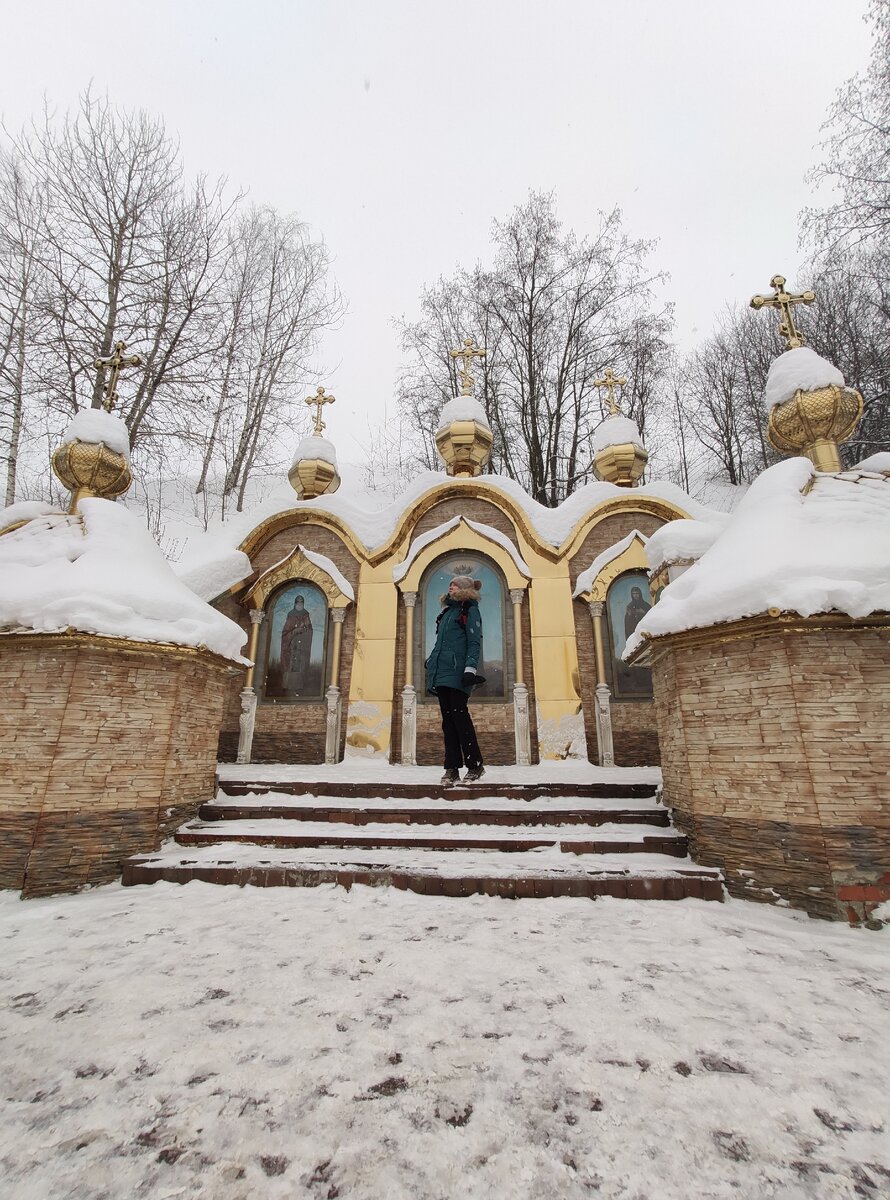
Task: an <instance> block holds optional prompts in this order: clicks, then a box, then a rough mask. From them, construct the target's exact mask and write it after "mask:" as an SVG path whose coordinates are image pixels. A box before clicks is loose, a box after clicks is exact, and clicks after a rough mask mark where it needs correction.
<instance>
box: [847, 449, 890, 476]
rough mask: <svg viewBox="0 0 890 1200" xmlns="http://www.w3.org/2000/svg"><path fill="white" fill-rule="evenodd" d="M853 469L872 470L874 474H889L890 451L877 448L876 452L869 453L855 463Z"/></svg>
mask: <svg viewBox="0 0 890 1200" xmlns="http://www.w3.org/2000/svg"><path fill="white" fill-rule="evenodd" d="M853 470H854V471H874V473H875V474H876V475H885V474H890V453H888V452H887V451H886V450H879V451H878V453H877V454H870V455H869V456H868V458H864V459H863V460H862V462H861V463H857V464H856V466H855V467H854V468H853Z"/></svg>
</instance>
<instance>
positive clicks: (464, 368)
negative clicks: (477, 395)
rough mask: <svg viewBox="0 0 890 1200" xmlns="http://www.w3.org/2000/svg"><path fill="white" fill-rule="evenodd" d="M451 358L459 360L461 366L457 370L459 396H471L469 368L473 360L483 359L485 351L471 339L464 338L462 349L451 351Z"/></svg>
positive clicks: (471, 387) (471, 381)
mask: <svg viewBox="0 0 890 1200" xmlns="http://www.w3.org/2000/svg"><path fill="white" fill-rule="evenodd" d="M450 354H451V357H452V358H459V359H460V360H461V364H460V366H459V367H458V370H457V376H458V379H459V380H460V394H461V395H462V396H472V394H473V376H472V375H471V374H470V367H471V366H472V365H473V359H474V358H484V357H485V350H484V348H483V349H480V348H479V347H478V346H477V345H476V343H475V342H474V341H473V339H472V338H464V344H463V349H461V350H451V351H450Z"/></svg>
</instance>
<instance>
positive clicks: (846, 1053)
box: [0, 883, 890, 1200]
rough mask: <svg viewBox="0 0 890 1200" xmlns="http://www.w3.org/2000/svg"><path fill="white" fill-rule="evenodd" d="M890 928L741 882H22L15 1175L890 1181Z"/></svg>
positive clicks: (6, 1120) (95, 1191)
mask: <svg viewBox="0 0 890 1200" xmlns="http://www.w3.org/2000/svg"><path fill="white" fill-rule="evenodd" d="M887 937H888V933H887V931H884V932H883V933H870V932H864V931H855V930H850V929H848V928H846V927H844V926H837V925H829V924H824V923H821V922H812V921H808V920H807V918H805V917H803V916H801V915H800V914H796V913H791V912H788V911H781V910H777V909H769V908H765V907H762V906H755V905H752V904H747V903H744V902H741V901H730V902H728V903H726V904H715V903H704V902H702V901H697V900H684V901H681V902H675V903H658V902H639V901H625V900H609V899H604V900H598V901H596V902H591V901H588V900H580V899H559V900H520V901H507V900H499V899H493V898H487V897H467V898H463V899H449V898H439V897H427V896H418V895H414V894H412V893H410V892H399V891H395V890H393V889H371V888H361V887H355V888H353V889H352V891H350V892H345V891H343V890H342V889H339V888H336V887H331V886H322V887H318V888H314V889H283V888H275V889H261V888H244V889H241V888H234V887H228V888H226V887H214V886H212V885H209V884H203V883H190V884H188V885H187V886H185V887H178V886H176V885H174V884H166V883H159V884H155V885H154V886H152V887H146V888H133V889H127V890H124V889H122V888H120V887H119V886H117V885H114V886H110V887H105V888H99V889H95V890H93V891H90V892H86V893H82V894H80V895H77V896H68V897H59V898H55V899H46V900H32V901H27V902H21V901H19V900H18V899H17V898H15V897H14V896H11V895H8V894H7V895H0V939H2V946H3V952H2V954H0V1046H2V1051H0V1055H2V1057H0V1076H2V1079H3V1098H4V1104H3V1108H2V1114H0V1176H2V1179H3V1182H4V1184H5V1187H4V1188H3V1191H4V1193H5V1194H8V1195H10V1196H13V1195H14V1196H15V1197H16V1200H99V1198H100V1197H119V1196H133V1197H138V1196H146V1197H148V1196H151V1197H158V1198H159V1200H161V1198H167V1197H169V1198H172V1197H181V1196H189V1197H193V1198H194V1200H242V1198H246V1197H252V1196H263V1197H268V1200H285V1198H287V1200H290V1198H291V1197H294V1196H306V1197H309V1198H311V1197H318V1198H319V1200H323V1198H324V1197H332V1196H340V1197H341V1198H342V1200H347V1198H348V1200H380V1198H381V1197H384V1196H385V1197H387V1198H392V1200H440V1198H443V1197H449V1198H450V1197H455V1198H456V1197H468V1196H473V1197H485V1198H487V1200H514V1198H515V1197H522V1200H553V1198H554V1197H559V1198H560V1200H576V1198H577V1200H580V1198H581V1197H587V1196H591V1195H597V1196H602V1197H614V1198H616V1200H617V1198H618V1197H621V1198H623V1200H643V1197H648V1198H650V1200H655V1198H657V1200H689V1197H691V1196H701V1197H709V1198H713V1200H724V1198H728V1197H730V1196H734V1197H738V1198H739V1200H763V1198H764V1197H779V1196H781V1197H782V1200H857V1197H861V1196H863V1195H868V1196H875V1197H877V1196H879V1195H886V1194H887V1190H888V1186H887V1185H888V1180H890V1134H888V1123H887V1120H886V1112H887V1098H886V1080H887V1077H888V1073H890V1041H888V1039H887V1036H886V1030H887V1005H888V1000H890V994H888V990H887V982H886V961H887V948H888V946H887Z"/></svg>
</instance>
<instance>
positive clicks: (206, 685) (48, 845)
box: [0, 635, 228, 896]
mask: <svg viewBox="0 0 890 1200" xmlns="http://www.w3.org/2000/svg"><path fill="white" fill-rule="evenodd" d="M227 674H228V668H227V667H226V666H225V664H224V663H223V661H222V660H221V659H217V658H216V657H215V656H211V655H209V654H206V653H202V652H198V651H193V652H189V651H178V650H167V649H163V648H160V647H148V646H145V647H140V646H138V645H134V644H130V645H129V646H126V647H124V646H122V644H121V643H119V642H114V643H112V642H110V641H103V639H101V638H89V637H87V636H83V635H72V636H70V637H69V636H65V635H59V636H56V635H51V636H40V635H33V636H27V637H14V636H9V637H6V638H4V639H3V654H2V656H0V686H2V688H3V692H4V695H6V696H7V697H12V696H14V697H16V702H15V704H14V705H13V704H7V705H5V706H4V710H3V712H2V714H0V748H2V750H0V753H2V757H0V767H2V770H0V887H5V888H17V889H20V890H21V892H22V894H23V895H24V896H39V895H48V894H52V893H55V892H61V891H73V890H75V889H76V888H78V887H82V886H84V885H86V884H95V883H105V882H107V881H109V880H111V879H114V878H115V877H116V876H117V875H118V874H119V873H120V861H121V859H122V858H124V857H126V856H127V855H129V854H134V853H140V852H145V851H150V850H154V849H156V848H157V847H158V845H159V844H160V842H161V840H162V839H163V838H164V837H166V836H168V835H169V833H170V832H171V831H172V830H173V829H174V828H175V827H176V826H177V825H179V824H181V822H182V821H183V820H186V819H188V818H189V817H191V816H193V815H194V814H195V812H196V811H197V807H198V805H199V804H200V803H202V802H203V801H204V800H207V799H209V798H211V797H212V795H213V784H214V771H215V761H216V735H217V731H218V729H219V723H220V718H221V713H222V705H223V696H224V685H225V682H226V679H227Z"/></svg>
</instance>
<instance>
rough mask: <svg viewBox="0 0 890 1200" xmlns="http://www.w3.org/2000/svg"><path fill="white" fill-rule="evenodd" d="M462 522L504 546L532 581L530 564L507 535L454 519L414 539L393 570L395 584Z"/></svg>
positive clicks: (472, 522) (477, 524)
mask: <svg viewBox="0 0 890 1200" xmlns="http://www.w3.org/2000/svg"><path fill="white" fill-rule="evenodd" d="M461 521H463V523H464V524H465V525H468V526H469V527H470V529H474V530H475V531H476V533H478V534H480V535H481V536H482V537H485V538H488V540H489V541H491V542H495V543H496V544H497V545H498V546H503V548H504V549H505V550H506V551H507V553H508V554H509V555H510V557H511V558H512V559H513V562H514V563H515V564H516V567H517V569H518V570H519V572H520V573H521V574H522V575H524V576H525V577H526V579H531V576H532V573H531V568H530V567H529V565H528V563H527V562H526V561H525V559H524V558H523V557H522V555H521V554H520V553H519V551H518V550H517V548H516V546H515V545H514V544H513V542H511V541H510V539H509V538H508V537H507V535H506V534H504V533H501V531H500V530H499V529H495V528H494V527H493V526H492V525H483V524H482V523H481V522H480V521H471V520H470V519H469V518H468V517H452V518H451V520H450V521H444V522H443V523H442V524H441V525H437V526H436V528H435V529H428V530H427V531H426V533H421V534H420V535H419V537H416V538H414V540H413V541H412V542H411V545H410V546H409V547H408V553H407V555H406V556H405V559H404V561H403V562H400V563H399V564H398V565H397V566H395V567H393V569H392V577H393V580H394V582H396V583H398V582H399V580H400V579H404V578H405V576H406V575H407V574H408V571H409V569H410V567H411V564H412V563H413V562H414V560H415V558H417V556H418V554H419V553H420V552H421V550H423V549H424V548H425V547H426V546H429V545H430V544H431V543H432V542H437V541H438V540H439V538H440V537H443V536H444V535H445V534H446V533H448V532H449V531H450V530H452V529H455V528H456V527H457V526H458V525H460V523H461Z"/></svg>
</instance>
